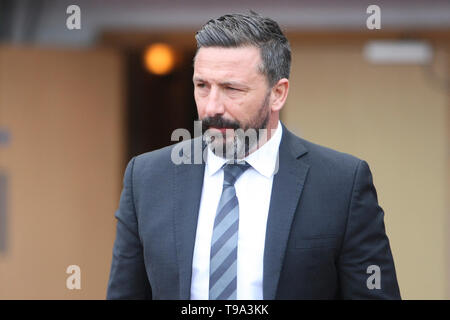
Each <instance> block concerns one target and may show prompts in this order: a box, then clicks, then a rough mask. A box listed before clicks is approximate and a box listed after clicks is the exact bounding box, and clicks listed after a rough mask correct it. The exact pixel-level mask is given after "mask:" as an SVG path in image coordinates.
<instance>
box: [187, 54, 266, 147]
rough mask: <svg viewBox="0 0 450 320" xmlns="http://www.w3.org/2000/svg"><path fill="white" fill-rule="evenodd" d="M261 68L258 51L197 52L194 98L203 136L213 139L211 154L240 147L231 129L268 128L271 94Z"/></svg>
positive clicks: (240, 142) (239, 142)
mask: <svg viewBox="0 0 450 320" xmlns="http://www.w3.org/2000/svg"><path fill="white" fill-rule="evenodd" d="M260 64H261V56H260V50H259V48H256V47H252V46H248V47H240V48H221V47H209V48H201V49H199V51H198V52H197V56H196V58H195V63H194V76H193V81H194V88H195V89H194V96H195V102H196V104H197V111H198V115H199V118H200V120H202V121H203V129H204V130H208V131H207V132H206V133H205V136H206V138H207V139H208V135H209V136H211V135H212V136H213V137H214V138H213V139H212V141H210V142H211V143H213V145H212V147H213V150H214V149H217V147H218V146H223V147H224V148H225V146H226V145H231V144H233V145H234V146H235V147H237V148H239V144H240V145H241V146H242V144H243V141H239V139H238V137H236V132H234V131H233V130H232V129H234V130H235V129H239V128H240V129H242V130H244V131H247V130H248V129H255V130H257V131H258V130H259V129H263V128H265V127H266V126H267V123H268V121H269V118H270V90H269V88H268V84H267V80H266V76H265V75H264V74H262V73H261V72H260V71H259V69H258V67H259V66H260ZM227 129H228V130H227ZM210 145H211V144H210ZM247 148H252V146H248V145H247ZM235 153H236V152H235ZM245 153H248V149H247V150H246V152H245Z"/></svg>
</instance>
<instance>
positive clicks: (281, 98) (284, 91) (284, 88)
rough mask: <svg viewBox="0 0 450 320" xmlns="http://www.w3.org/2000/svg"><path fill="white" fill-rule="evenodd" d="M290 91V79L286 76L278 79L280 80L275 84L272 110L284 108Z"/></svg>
mask: <svg viewBox="0 0 450 320" xmlns="http://www.w3.org/2000/svg"><path fill="white" fill-rule="evenodd" d="M288 91H289V80H288V79H286V78H283V79H280V80H278V82H277V83H276V84H275V85H274V86H273V88H272V92H271V96H272V106H271V111H272V112H277V111H280V110H281V108H283V106H284V103H285V102H286V98H287V96H288Z"/></svg>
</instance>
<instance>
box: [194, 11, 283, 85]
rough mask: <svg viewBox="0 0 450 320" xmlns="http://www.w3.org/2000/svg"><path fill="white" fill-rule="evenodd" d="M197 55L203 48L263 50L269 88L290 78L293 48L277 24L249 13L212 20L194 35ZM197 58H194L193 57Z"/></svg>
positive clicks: (262, 56) (260, 69) (261, 69)
mask: <svg viewBox="0 0 450 320" xmlns="http://www.w3.org/2000/svg"><path fill="white" fill-rule="evenodd" d="M195 39H196V40H197V52H198V50H199V49H200V48H202V47H205V48H206V47H225V48H237V47H244V46H255V47H257V48H259V49H260V53H261V60H262V65H261V66H259V71H260V72H261V73H263V74H264V75H265V76H266V78H267V80H268V84H269V86H270V87H273V86H274V85H275V84H276V83H277V82H278V81H279V80H280V79H283V78H286V79H289V73H290V69H291V47H290V45H289V41H288V40H287V38H286V37H285V36H284V34H283V32H282V31H281V29H280V27H279V26H278V23H277V22H276V21H274V20H272V19H270V18H266V17H262V16H260V15H258V14H257V13H255V12H253V11H250V14H239V13H235V14H227V15H224V16H222V17H220V18H217V19H211V20H209V21H208V22H207V23H206V24H204V25H203V27H202V28H201V29H200V30H199V31H197V33H196V34H195ZM194 59H195V58H194Z"/></svg>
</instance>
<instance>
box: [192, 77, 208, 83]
mask: <svg viewBox="0 0 450 320" xmlns="http://www.w3.org/2000/svg"><path fill="white" fill-rule="evenodd" d="M192 81H194V82H196V81H197V82H205V80H203V79H202V78H199V77H194V78H192Z"/></svg>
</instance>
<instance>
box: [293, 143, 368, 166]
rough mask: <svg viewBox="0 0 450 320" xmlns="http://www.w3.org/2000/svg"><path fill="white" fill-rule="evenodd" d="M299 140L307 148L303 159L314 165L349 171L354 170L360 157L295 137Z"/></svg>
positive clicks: (360, 160)
mask: <svg viewBox="0 0 450 320" xmlns="http://www.w3.org/2000/svg"><path fill="white" fill-rule="evenodd" d="M297 138H298V139H299V140H300V142H301V143H302V144H303V145H304V146H305V148H306V149H307V150H308V153H307V154H306V155H305V157H304V158H305V160H306V161H308V162H309V163H310V164H312V165H315V166H321V167H323V168H327V169H330V170H336V171H338V172H339V171H340V172H342V170H344V171H347V172H348V171H350V172H354V171H355V170H356V168H357V167H358V165H359V164H360V163H361V162H364V161H363V160H362V159H360V158H358V157H356V156H354V155H352V154H349V153H345V152H341V151H338V150H335V149H332V148H329V147H325V146H323V145H319V144H317V143H314V142H311V141H308V140H305V139H302V138H300V137H297Z"/></svg>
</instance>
